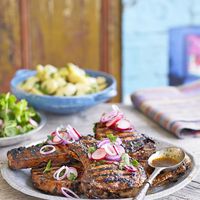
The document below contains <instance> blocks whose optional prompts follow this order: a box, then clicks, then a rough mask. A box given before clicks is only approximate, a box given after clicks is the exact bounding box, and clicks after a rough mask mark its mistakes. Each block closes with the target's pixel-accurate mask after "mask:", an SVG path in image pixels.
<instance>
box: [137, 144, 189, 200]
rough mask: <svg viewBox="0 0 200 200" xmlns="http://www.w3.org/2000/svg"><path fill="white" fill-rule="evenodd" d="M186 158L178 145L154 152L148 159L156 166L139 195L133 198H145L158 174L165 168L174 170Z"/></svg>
mask: <svg viewBox="0 0 200 200" xmlns="http://www.w3.org/2000/svg"><path fill="white" fill-rule="evenodd" d="M184 159H185V152H184V151H183V150H182V149H181V148H177V147H168V148H165V149H162V150H160V151H157V152H156V153H154V154H152V155H151V156H150V157H149V159H148V165H149V166H151V167H153V168H155V170H154V172H153V173H152V174H151V175H150V177H149V178H148V180H147V181H146V182H145V183H144V185H143V187H142V189H141V191H140V192H139V193H138V195H137V196H136V197H135V198H133V199H134V200H142V199H144V198H145V196H146V193H147V191H148V189H149V187H150V186H151V185H152V183H153V180H154V179H155V178H156V176H157V175H158V174H160V172H161V171H163V170H172V169H175V168H177V167H178V166H179V165H180V164H182V163H183V161H184Z"/></svg>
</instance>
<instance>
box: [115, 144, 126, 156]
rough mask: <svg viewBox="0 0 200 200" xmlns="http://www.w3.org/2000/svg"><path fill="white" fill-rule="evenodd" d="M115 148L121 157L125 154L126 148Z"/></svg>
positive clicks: (116, 146)
mask: <svg viewBox="0 0 200 200" xmlns="http://www.w3.org/2000/svg"><path fill="white" fill-rule="evenodd" d="M113 148H114V149H115V151H116V153H117V154H118V155H119V156H121V155H122V154H123V153H125V149H124V147H122V146H120V145H114V146H113Z"/></svg>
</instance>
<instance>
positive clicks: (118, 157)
mask: <svg viewBox="0 0 200 200" xmlns="http://www.w3.org/2000/svg"><path fill="white" fill-rule="evenodd" d="M106 160H110V161H118V162H119V161H120V160H121V156H120V155H116V156H110V155H106Z"/></svg>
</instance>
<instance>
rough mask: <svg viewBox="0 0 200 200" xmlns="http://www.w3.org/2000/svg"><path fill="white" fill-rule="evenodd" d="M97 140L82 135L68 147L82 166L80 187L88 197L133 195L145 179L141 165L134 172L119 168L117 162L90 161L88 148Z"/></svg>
mask: <svg viewBox="0 0 200 200" xmlns="http://www.w3.org/2000/svg"><path fill="white" fill-rule="evenodd" d="M96 143H97V140H95V139H94V138H93V137H92V136H86V137H82V138H81V139H80V140H79V141H78V142H76V143H73V144H70V145H69V149H70V150H71V151H74V153H76V154H77V156H78V157H79V159H80V161H81V162H82V164H83V166H84V173H83V176H82V178H81V187H82V189H83V192H84V194H85V195H87V197H88V198H119V197H130V196H135V195H136V194H137V192H138V190H139V188H140V187H141V186H142V184H143V182H144V181H145V179H146V173H145V171H144V169H143V167H142V166H141V165H139V166H138V168H137V171H136V172H128V171H127V170H124V169H123V170H122V169H120V168H119V163H108V162H107V161H104V160H102V161H94V160H93V161H91V160H90V159H89V158H88V148H89V147H94V146H96Z"/></svg>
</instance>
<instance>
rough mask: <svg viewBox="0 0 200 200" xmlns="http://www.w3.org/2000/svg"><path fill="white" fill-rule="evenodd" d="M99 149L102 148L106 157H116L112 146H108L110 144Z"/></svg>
mask: <svg viewBox="0 0 200 200" xmlns="http://www.w3.org/2000/svg"><path fill="white" fill-rule="evenodd" d="M101 148H104V149H105V151H106V153H107V154H108V155H110V156H116V155H117V153H116V151H115V149H114V147H113V145H112V144H110V143H107V144H104V145H102V146H101Z"/></svg>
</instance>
